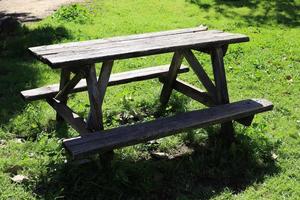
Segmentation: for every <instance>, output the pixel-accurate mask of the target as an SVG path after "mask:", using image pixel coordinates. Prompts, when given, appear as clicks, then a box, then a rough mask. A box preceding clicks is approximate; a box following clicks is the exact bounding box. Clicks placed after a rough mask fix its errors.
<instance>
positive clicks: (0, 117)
mask: <svg viewBox="0 0 300 200" xmlns="http://www.w3.org/2000/svg"><path fill="white" fill-rule="evenodd" d="M70 37H71V35H70V34H69V32H68V31H67V30H66V29H65V28H64V27H51V26H39V27H37V28H34V29H28V28H27V27H26V26H21V25H20V27H16V28H15V30H14V32H10V33H9V34H7V33H6V34H0V108H1V109H0V125H4V124H5V123H7V122H8V121H9V119H10V118H12V117H13V116H15V115H16V114H18V113H19V112H21V111H22V109H23V108H24V105H26V103H25V102H24V101H23V100H22V99H21V96H20V91H22V90H25V89H31V88H34V87H36V86H37V82H38V81H39V79H40V78H41V77H40V71H41V69H39V67H38V66H36V63H37V62H36V59H35V58H34V57H33V56H31V55H29V52H28V47H31V46H38V45H45V44H51V43H53V42H58V41H60V40H62V39H65V38H70Z"/></svg>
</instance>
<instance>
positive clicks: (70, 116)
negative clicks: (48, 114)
mask: <svg viewBox="0 0 300 200" xmlns="http://www.w3.org/2000/svg"><path fill="white" fill-rule="evenodd" d="M46 100H47V102H48V103H49V105H51V106H52V107H53V108H54V110H55V111H56V112H57V113H58V114H59V115H60V116H61V117H62V118H63V119H64V120H65V121H66V122H67V123H69V124H70V125H71V127H72V128H74V129H75V130H76V131H77V132H78V133H79V134H80V135H82V136H83V135H85V134H87V133H89V132H90V131H89V130H88V129H87V128H86V123H85V122H84V119H83V118H81V117H79V116H78V115H77V114H76V113H74V112H73V111H72V110H71V109H70V108H69V107H68V106H66V105H65V104H64V103H61V102H59V101H57V100H56V99H52V98H47V99H46Z"/></svg>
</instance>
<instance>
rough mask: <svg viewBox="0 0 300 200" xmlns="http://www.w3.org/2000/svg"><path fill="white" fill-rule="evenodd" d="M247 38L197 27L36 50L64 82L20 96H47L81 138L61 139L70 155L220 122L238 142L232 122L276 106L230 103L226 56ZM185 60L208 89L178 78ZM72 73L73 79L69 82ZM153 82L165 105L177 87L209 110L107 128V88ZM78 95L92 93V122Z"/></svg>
mask: <svg viewBox="0 0 300 200" xmlns="http://www.w3.org/2000/svg"><path fill="white" fill-rule="evenodd" d="M247 41H249V38H248V37H247V36H245V35H242V34H235V33H227V32H223V31H218V30H207V28H206V27H196V28H189V29H179V30H172V31H163V32H157V33H146V34H139V35H131V36H121V37H114V38H107V39H97V40H90V41H84V42H72V43H65V44H55V45H47V46H39V47H32V48H29V50H30V51H31V52H32V53H33V55H35V56H36V57H37V58H38V59H39V60H41V61H42V62H44V63H46V64H47V65H49V66H50V67H51V68H53V69H60V70H61V78H60V83H59V84H54V85H49V86H45V87H41V88H35V89H31V90H26V91H22V92H21V94H22V96H23V98H24V99H25V100H38V99H46V101H47V102H48V103H49V105H51V106H52V107H53V108H54V109H55V111H56V112H57V120H58V121H62V120H64V121H66V122H67V123H69V124H70V125H71V126H72V127H73V128H74V129H75V130H76V131H77V132H78V133H79V134H80V136H79V137H75V138H69V139H65V140H64V142H63V144H64V146H65V148H66V149H67V151H68V152H69V153H70V154H71V156H72V157H73V158H83V157H85V156H88V155H91V154H95V153H99V152H110V151H112V150H113V149H115V148H120V147H125V146H128V145H134V144H137V143H140V142H144V141H148V140H153V139H156V138H161V137H165V136H168V135H171V134H175V133H178V132H180V131H183V130H186V129H191V128H201V127H205V126H209V125H213V124H221V132H222V134H223V135H225V136H226V138H233V133H234V129H233V124H232V121H233V120H235V121H237V122H238V123H241V124H244V125H246V126H249V125H250V124H251V122H252V120H253V117H254V115H255V114H257V113H260V112H264V111H268V110H271V109H272V108H273V105H272V103H271V102H269V101H267V100H264V99H248V100H242V101H239V102H234V103H230V102H229V96H228V90H227V82H226V76H225V68H224V61H223V57H224V56H225V54H226V52H227V49H228V45H229V44H233V43H241V42H247ZM193 51H199V52H203V53H206V54H210V56H211V61H212V68H213V75H214V80H211V79H210V77H209V76H208V75H207V73H206V72H205V70H204V69H203V67H202V65H201V64H200V62H199V61H198V60H197V58H196V56H195V55H194V53H193ZM163 53H173V58H172V60H171V64H170V65H164V66H156V67H150V68H143V69H138V70H134V71H128V72H122V73H118V74H111V71H112V67H113V63H114V61H115V60H119V59H128V58H133V57H140V56H148V55H155V54H163ZM184 58H185V59H186V60H187V62H188V64H189V66H190V67H191V69H192V70H193V71H194V72H195V74H196V75H197V77H198V78H199V81H200V82H201V83H202V85H203V87H204V88H205V91H203V90H201V89H199V88H196V87H194V86H192V85H190V84H189V83H186V82H184V81H182V80H180V79H178V78H177V75H178V74H179V73H185V72H187V71H188V70H189V68H188V67H186V66H183V65H182V62H183V59H184ZM98 62H102V67H101V71H100V74H99V76H98V78H97V75H96V70H95V63H98ZM71 74H74V75H73V76H72V77H71ZM152 78H159V80H160V82H161V83H162V84H163V88H162V91H161V96H160V102H161V107H162V108H164V107H165V106H166V104H167V103H168V101H169V98H170V95H171V92H172V90H173V89H175V90H177V91H179V92H181V93H183V94H184V95H186V96H188V97H191V98H192V99H194V100H196V101H198V102H199V103H201V104H204V105H206V106H207V107H209V108H206V109H202V110H195V111H190V112H185V113H180V114H178V115H175V116H171V117H166V118H160V119H157V120H154V121H150V122H145V123H137V124H134V125H129V126H124V127H118V128H114V129H110V130H103V116H102V104H103V99H104V96H105V91H106V89H107V87H108V86H112V85H119V84H125V83H129V82H133V81H142V80H147V79H152ZM81 91H87V92H88V95H89V101H90V112H89V115H88V119H87V120H85V119H83V118H82V117H80V116H78V115H77V114H75V112H74V111H72V110H71V109H70V108H69V107H68V106H67V101H68V95H69V94H70V93H75V92H81Z"/></svg>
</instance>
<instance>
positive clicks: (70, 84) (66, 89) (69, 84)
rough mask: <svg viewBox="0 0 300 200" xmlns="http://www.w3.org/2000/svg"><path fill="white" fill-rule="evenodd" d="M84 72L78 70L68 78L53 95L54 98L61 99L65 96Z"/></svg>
mask: <svg viewBox="0 0 300 200" xmlns="http://www.w3.org/2000/svg"><path fill="white" fill-rule="evenodd" d="M84 75H85V74H84V72H83V71H80V72H78V73H77V74H76V75H75V76H74V77H73V78H72V79H71V80H69V81H68V82H67V83H66V84H65V85H64V87H63V88H62V89H61V90H60V91H59V92H58V93H57V95H55V99H57V100H59V101H61V100H63V99H64V98H65V96H67V95H68V94H69V93H70V92H71V91H72V90H73V88H74V87H75V86H76V85H77V83H78V82H79V81H80V80H81V79H82V78H83V77H84Z"/></svg>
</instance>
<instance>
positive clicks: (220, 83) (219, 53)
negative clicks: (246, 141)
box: [211, 47, 234, 141]
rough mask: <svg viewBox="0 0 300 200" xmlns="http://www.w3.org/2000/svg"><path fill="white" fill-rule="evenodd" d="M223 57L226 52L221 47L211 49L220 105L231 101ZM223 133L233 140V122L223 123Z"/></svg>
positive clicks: (217, 97) (217, 98)
mask: <svg viewBox="0 0 300 200" xmlns="http://www.w3.org/2000/svg"><path fill="white" fill-rule="evenodd" d="M223 57H224V53H223V50H222V48H221V47H216V48H213V49H212V50H211V60H212V66H213V72H214V79H215V86H216V100H217V102H216V103H217V104H218V105H221V104H228V103H229V95H228V89H227V81H226V74H225V68H224V60H223ZM221 134H222V135H223V136H224V137H225V138H226V139H228V140H229V141H232V140H233V138H234V129H233V124H232V122H227V123H223V124H221Z"/></svg>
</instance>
